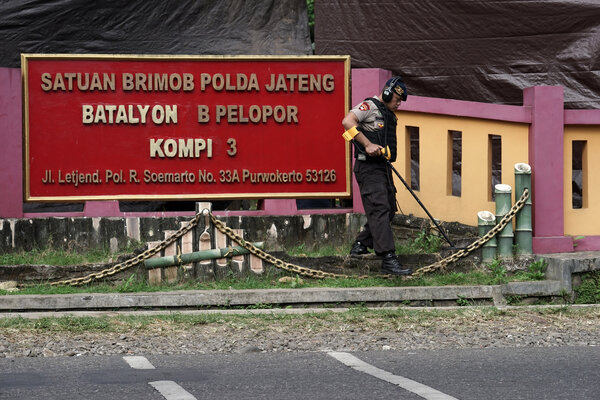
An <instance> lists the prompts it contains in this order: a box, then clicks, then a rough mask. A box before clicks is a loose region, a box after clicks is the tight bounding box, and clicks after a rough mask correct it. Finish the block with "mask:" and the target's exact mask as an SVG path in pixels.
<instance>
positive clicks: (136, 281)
mask: <svg viewBox="0 0 600 400" xmlns="http://www.w3.org/2000/svg"><path fill="white" fill-rule="evenodd" d="M494 268H495V269H491V268H487V269H483V270H479V271H470V272H456V271H452V272H436V273H432V274H428V275H425V276H422V277H418V278H412V279H405V278H400V277H399V278H392V279H388V278H382V277H376V276H370V277H365V278H360V277H356V278H327V279H311V278H305V277H301V276H292V277H291V278H292V279H290V280H287V281H286V282H280V280H279V278H281V277H282V276H284V275H281V274H277V273H267V274H263V275H252V276H247V277H242V278H240V277H235V276H233V275H231V276H229V277H226V278H224V279H220V280H216V281H207V282H199V281H186V282H176V283H171V284H169V283H163V284H160V285H149V284H148V283H147V281H146V280H144V279H140V278H138V275H137V274H136V273H132V274H131V275H130V276H129V277H128V278H127V279H125V280H123V281H122V282H119V283H116V284H115V283H111V282H96V283H93V284H89V285H83V286H50V285H49V284H38V285H34V286H26V287H24V288H22V289H21V290H19V291H17V292H7V291H3V290H0V295H3V294H15V295H19V294H23V295H25V294H38V295H45V294H74V293H136V292H160V291H173V290H244V289H298V288H319V287H325V288H361V287H402V286H449V285H457V286H466V285H497V284H502V283H506V282H508V281H510V280H532V278H531V277H528V276H526V275H524V274H523V275H515V276H514V277H511V276H509V275H508V274H507V273H506V272H505V269H502V268H500V267H494ZM499 271H500V272H499Z"/></svg>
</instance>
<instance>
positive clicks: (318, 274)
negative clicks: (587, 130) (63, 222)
mask: <svg viewBox="0 0 600 400" xmlns="http://www.w3.org/2000/svg"><path fill="white" fill-rule="evenodd" d="M528 197H529V190H528V189H527V188H526V189H525V190H524V191H523V194H522V195H521V198H520V199H519V200H518V201H517V202H516V203H515V204H514V205H513V207H512V208H511V209H510V211H509V212H508V213H507V214H506V215H505V216H504V218H502V220H501V221H500V223H499V224H497V225H495V226H494V228H492V229H491V230H490V231H489V232H488V233H487V234H486V235H485V236H482V237H481V238H480V239H479V240H477V241H475V242H473V243H471V244H470V245H469V246H468V247H467V248H466V249H463V250H460V251H458V252H456V253H454V254H452V255H451V256H449V257H447V258H444V259H443V260H440V261H437V262H435V263H433V264H431V265H427V266H425V267H421V268H419V269H417V270H416V271H415V272H414V273H413V275H412V276H411V278H416V277H420V276H422V275H424V274H426V273H430V272H433V271H436V270H438V269H443V268H445V267H446V266H447V265H448V264H450V263H452V262H455V261H457V260H459V259H460V258H462V257H465V256H467V255H468V254H470V253H471V252H473V251H475V250H477V249H478V248H480V247H481V246H482V245H483V244H485V243H486V242H487V241H488V240H490V239H491V238H492V237H494V236H495V235H496V234H498V232H500V231H501V230H502V229H503V228H504V227H505V226H506V225H507V224H508V223H509V222H510V221H511V220H512V218H513V217H514V216H515V215H516V214H517V212H519V211H520V210H521V209H522V208H523V206H524V205H525V202H526V201H527V198H528ZM202 214H203V212H199V213H197V214H196V215H195V216H194V218H193V219H192V220H190V221H189V223H188V224H187V225H184V226H182V227H181V228H180V229H179V230H178V231H177V232H175V233H174V234H172V235H171V236H169V237H168V238H167V239H165V240H163V241H162V242H160V243H159V244H158V245H157V246H155V247H153V248H151V249H148V250H146V251H144V252H143V253H140V254H138V255H137V256H135V257H132V258H130V259H128V260H126V261H124V262H122V263H119V264H116V265H114V266H112V267H110V268H107V269H104V270H102V271H100V272H96V273H92V274H89V275H86V276H82V277H79V278H72V279H65V280H61V281H55V282H51V283H50V285H52V286H59V285H71V286H77V285H84V284H86V283H90V282H92V281H94V280H97V279H102V278H106V277H108V276H112V275H115V274H117V273H119V272H121V271H124V270H126V269H128V268H131V267H133V266H136V265H138V264H140V263H141V262H143V261H144V260H146V259H148V258H150V257H152V256H153V255H155V254H157V253H158V252H160V251H162V250H163V249H165V248H167V247H168V246H169V245H171V244H172V243H174V242H175V241H176V240H177V239H179V238H180V237H182V236H183V235H185V234H186V233H188V232H189V231H190V230H192V228H194V227H195V226H196V225H198V221H199V220H200V217H201V216H202ZM210 220H211V222H212V223H213V224H214V226H215V227H216V228H217V229H218V230H219V231H221V232H222V233H224V234H225V235H227V236H228V237H229V238H230V239H231V240H233V241H234V242H236V243H238V244H239V245H240V246H242V247H243V248H245V249H246V250H248V251H249V252H250V253H252V254H254V255H255V256H257V257H259V258H260V259H262V260H264V261H266V262H268V263H270V264H273V265H274V266H275V267H277V268H280V269H283V270H285V271H288V272H292V273H295V274H298V275H302V276H306V277H310V278H317V279H324V278H349V277H351V276H352V277H354V278H364V276H353V275H347V274H336V273H333V272H325V271H321V270H316V269H312V268H307V267H302V266H300V265H296V264H292V263H288V262H286V261H283V260H281V259H278V258H276V257H274V256H272V255H271V254H269V253H267V252H265V251H263V250H262V249H259V248H258V247H256V246H254V245H253V244H252V243H251V242H247V241H246V240H244V238H242V237H241V236H239V235H238V234H237V233H235V232H234V231H233V230H232V229H231V228H229V227H228V226H227V225H225V223H224V222H222V221H220V220H218V219H217V218H216V217H215V216H214V215H213V214H212V213H210ZM377 276H379V277H385V278H392V277H395V276H394V275H389V274H387V275H377Z"/></svg>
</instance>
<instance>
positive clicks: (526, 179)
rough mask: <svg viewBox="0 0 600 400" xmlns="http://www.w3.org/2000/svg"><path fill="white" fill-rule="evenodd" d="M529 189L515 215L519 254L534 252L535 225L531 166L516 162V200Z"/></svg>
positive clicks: (517, 250)
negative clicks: (533, 222) (525, 198)
mask: <svg viewBox="0 0 600 400" xmlns="http://www.w3.org/2000/svg"><path fill="white" fill-rule="evenodd" d="M525 189H529V197H528V198H527V201H526V202H525V205H523V208H522V209H521V210H520V211H519V212H518V213H517V215H516V216H515V243H516V245H517V249H516V252H517V254H519V255H526V254H533V245H532V241H533V239H532V238H533V226H532V224H531V220H532V218H531V207H532V201H531V195H532V191H531V167H530V166H529V165H528V164H525V163H517V164H515V200H516V199H517V197H521V195H522V194H523V191H524V190H525Z"/></svg>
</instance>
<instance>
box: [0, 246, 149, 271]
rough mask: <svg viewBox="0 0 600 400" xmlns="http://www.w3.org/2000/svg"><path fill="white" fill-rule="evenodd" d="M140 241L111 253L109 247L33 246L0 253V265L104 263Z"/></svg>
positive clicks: (127, 250)
mask: <svg viewBox="0 0 600 400" xmlns="http://www.w3.org/2000/svg"><path fill="white" fill-rule="evenodd" d="M140 246H142V245H141V244H140V243H131V244H130V245H129V246H128V247H127V248H126V249H123V250H121V251H119V252H117V253H112V252H111V251H110V249H107V248H104V249H88V250H85V251H75V250H71V249H54V248H50V247H48V248H45V249H39V248H34V249H32V250H28V251H23V250H22V251H18V252H11V253H4V254H0V265H26V264H31V265H57V266H66V265H78V264H90V263H105V262H109V260H111V259H112V260H114V259H116V258H117V257H119V256H121V255H129V254H131V253H132V252H133V251H134V250H135V249H136V248H139V247H140Z"/></svg>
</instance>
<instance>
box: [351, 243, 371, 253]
mask: <svg viewBox="0 0 600 400" xmlns="http://www.w3.org/2000/svg"><path fill="white" fill-rule="evenodd" d="M362 254H369V249H367V246H365V245H364V244H362V243H361V242H354V244H353V245H352V248H351V249H350V255H351V256H360V255H362Z"/></svg>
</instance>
